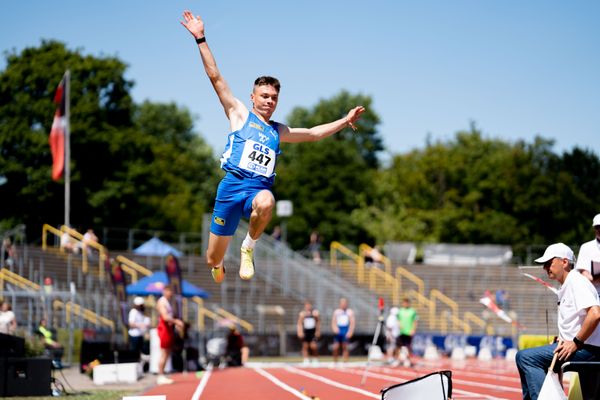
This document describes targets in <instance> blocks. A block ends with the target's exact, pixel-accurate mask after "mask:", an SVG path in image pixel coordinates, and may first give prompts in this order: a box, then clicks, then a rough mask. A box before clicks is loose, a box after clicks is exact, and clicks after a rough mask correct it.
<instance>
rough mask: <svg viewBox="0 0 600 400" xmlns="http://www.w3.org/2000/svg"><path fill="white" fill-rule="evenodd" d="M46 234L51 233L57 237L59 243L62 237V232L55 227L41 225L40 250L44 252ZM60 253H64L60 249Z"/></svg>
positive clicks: (46, 245)
mask: <svg viewBox="0 0 600 400" xmlns="http://www.w3.org/2000/svg"><path fill="white" fill-rule="evenodd" d="M48 232H50V233H53V234H54V235H55V236H57V237H58V240H59V241H60V237H61V236H62V232H61V231H60V230H58V229H56V228H55V227H53V226H50V225H48V224H44V225H42V250H46V249H47V248H48V239H47V236H48ZM60 251H64V249H63V248H62V247H61V248H60Z"/></svg>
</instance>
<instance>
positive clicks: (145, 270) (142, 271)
mask: <svg viewBox="0 0 600 400" xmlns="http://www.w3.org/2000/svg"><path fill="white" fill-rule="evenodd" d="M115 260H117V261H118V262H120V263H121V264H125V265H127V266H128V267H130V268H131V269H134V270H135V271H137V272H138V273H140V274H142V275H145V276H150V275H152V271H150V270H149V269H148V268H146V267H143V266H141V265H140V264H138V263H136V262H135V261H132V260H130V259H129V258H127V257H124V256H121V255H118V256H117V257H116V258H115Z"/></svg>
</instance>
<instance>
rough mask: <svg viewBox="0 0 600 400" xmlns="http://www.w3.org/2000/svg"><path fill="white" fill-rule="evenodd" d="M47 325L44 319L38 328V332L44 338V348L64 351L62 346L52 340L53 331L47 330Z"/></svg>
mask: <svg viewBox="0 0 600 400" xmlns="http://www.w3.org/2000/svg"><path fill="white" fill-rule="evenodd" d="M47 324H48V323H47V321H46V318H42V319H41V320H40V326H39V327H38V331H39V332H40V333H41V334H42V336H43V338H44V346H45V347H46V348H48V349H62V345H61V344H60V343H58V342H57V341H55V340H54V339H53V338H52V336H53V335H52V331H51V330H50V329H48V328H47Z"/></svg>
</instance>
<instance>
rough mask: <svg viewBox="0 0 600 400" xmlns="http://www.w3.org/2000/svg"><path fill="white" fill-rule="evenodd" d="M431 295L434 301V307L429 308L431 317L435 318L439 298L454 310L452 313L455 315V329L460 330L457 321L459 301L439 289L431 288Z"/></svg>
mask: <svg viewBox="0 0 600 400" xmlns="http://www.w3.org/2000/svg"><path fill="white" fill-rule="evenodd" d="M429 297H430V298H431V300H432V302H433V303H432V307H431V308H430V310H429V317H430V318H432V319H433V318H435V314H436V307H437V306H436V302H435V301H436V300H439V301H441V302H442V303H444V304H446V306H448V308H450V309H451V310H452V315H453V316H454V318H453V319H452V322H453V329H456V330H459V329H460V328H459V325H458V324H457V323H456V320H457V319H458V303H457V302H455V301H454V300H452V299H451V298H450V297H448V296H446V295H445V294H444V293H442V292H440V291H439V290H437V289H431V292H429ZM430 323H431V322H430Z"/></svg>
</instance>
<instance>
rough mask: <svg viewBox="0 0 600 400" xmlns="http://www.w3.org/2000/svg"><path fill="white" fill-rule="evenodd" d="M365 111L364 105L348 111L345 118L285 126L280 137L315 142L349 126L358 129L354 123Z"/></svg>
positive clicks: (281, 138)
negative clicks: (306, 124) (308, 124)
mask: <svg viewBox="0 0 600 400" xmlns="http://www.w3.org/2000/svg"><path fill="white" fill-rule="evenodd" d="M364 112H365V108H364V107H363V106H358V107H354V108H353V109H352V110H350V111H348V114H347V115H346V116H345V117H344V118H340V119H338V120H336V121H333V122H329V123H327V124H323V125H317V126H314V127H312V128H289V127H287V126H285V125H284V126H283V127H282V128H283V129H280V131H279V137H280V140H281V141H282V142H287V143H299V142H315V141H317V140H321V139H324V138H326V137H328V136H331V135H333V134H334V133H336V132H339V131H341V130H342V129H344V128H345V127H347V126H350V127H351V128H352V129H353V130H356V127H355V126H354V123H355V122H356V121H357V120H358V119H359V118H360V115H361V114H362V113H364Z"/></svg>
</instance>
